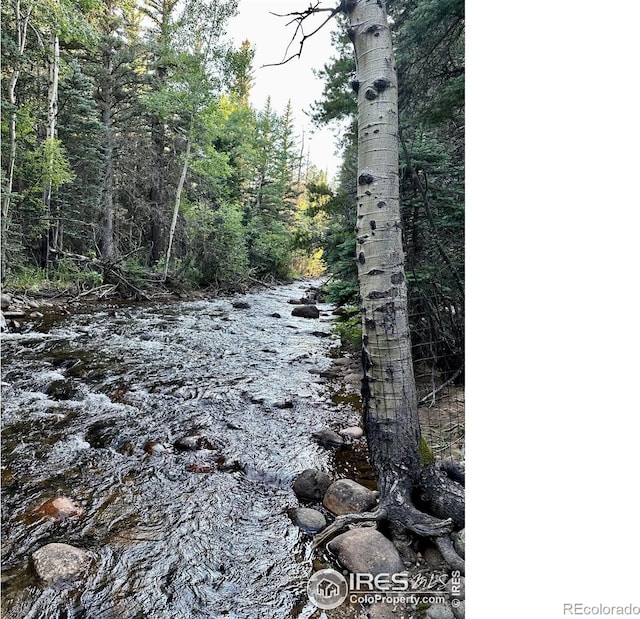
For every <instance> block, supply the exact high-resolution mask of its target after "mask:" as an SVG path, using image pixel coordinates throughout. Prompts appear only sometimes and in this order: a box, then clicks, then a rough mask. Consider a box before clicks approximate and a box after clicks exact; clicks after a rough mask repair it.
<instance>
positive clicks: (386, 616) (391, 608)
mask: <svg viewBox="0 0 640 619" xmlns="http://www.w3.org/2000/svg"><path fill="white" fill-rule="evenodd" d="M404 608H405V607H404V605H402V606H400V605H392V604H388V603H387V602H377V603H375V604H371V606H369V608H368V609H367V619H402V617H406V616H407V615H404V614H402V610H403V609H404ZM398 611H400V612H398Z"/></svg>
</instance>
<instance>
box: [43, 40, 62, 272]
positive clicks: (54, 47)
mask: <svg viewBox="0 0 640 619" xmlns="http://www.w3.org/2000/svg"><path fill="white" fill-rule="evenodd" d="M47 62H48V65H49V74H48V92H47V133H46V144H48V146H49V149H48V151H47V149H46V148H45V152H48V160H47V161H46V162H45V166H46V170H47V172H46V182H45V186H44V190H43V196H42V200H43V203H44V209H45V213H46V218H47V227H46V231H45V234H44V237H43V250H44V251H43V259H44V266H45V268H48V267H49V254H50V250H51V247H52V246H53V247H54V249H55V247H56V244H57V232H56V227H57V222H56V221H54V217H53V213H52V210H51V194H52V190H53V166H54V160H53V159H54V148H55V140H56V137H57V135H58V127H57V120H58V82H59V74H60V38H59V37H58V34H57V33H56V32H55V31H54V32H52V33H51V42H50V47H49V53H48V58H47Z"/></svg>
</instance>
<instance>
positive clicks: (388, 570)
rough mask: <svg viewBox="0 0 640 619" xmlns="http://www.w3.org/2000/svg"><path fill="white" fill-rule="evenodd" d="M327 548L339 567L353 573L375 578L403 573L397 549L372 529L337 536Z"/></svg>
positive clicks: (355, 530) (360, 529) (361, 528)
mask: <svg viewBox="0 0 640 619" xmlns="http://www.w3.org/2000/svg"><path fill="white" fill-rule="evenodd" d="M328 547H329V550H331V552H333V553H335V555H336V556H337V557H338V561H340V564H341V565H343V566H344V567H345V568H347V569H348V570H349V571H350V572H353V573H360V574H373V575H374V576H377V575H378V574H397V573H398V572H402V571H404V565H403V563H402V559H401V558H400V554H399V553H398V551H397V550H396V547H395V546H394V545H393V544H392V543H391V541H389V540H388V539H387V538H386V537H385V536H384V535H382V533H380V531H378V530H377V529H374V528H372V527H360V528H357V529H352V530H351V531H347V532H346V533H343V534H342V535H338V537H336V538H335V539H333V540H332V541H331V542H329V544H328Z"/></svg>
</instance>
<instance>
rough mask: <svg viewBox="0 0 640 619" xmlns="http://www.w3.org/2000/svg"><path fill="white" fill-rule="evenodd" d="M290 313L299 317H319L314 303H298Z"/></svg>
mask: <svg viewBox="0 0 640 619" xmlns="http://www.w3.org/2000/svg"><path fill="white" fill-rule="evenodd" d="M291 315H292V316H298V317H300V318H320V310H319V309H318V308H317V307H316V306H315V305H298V307H294V308H293V310H292V311H291Z"/></svg>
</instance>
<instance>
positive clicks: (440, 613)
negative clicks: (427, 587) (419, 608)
mask: <svg viewBox="0 0 640 619" xmlns="http://www.w3.org/2000/svg"><path fill="white" fill-rule="evenodd" d="M427 617H429V619H455V617H454V616H453V612H452V610H451V609H450V608H449V607H448V606H445V605H444V604H434V605H433V606H429V608H428V609H427Z"/></svg>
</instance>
